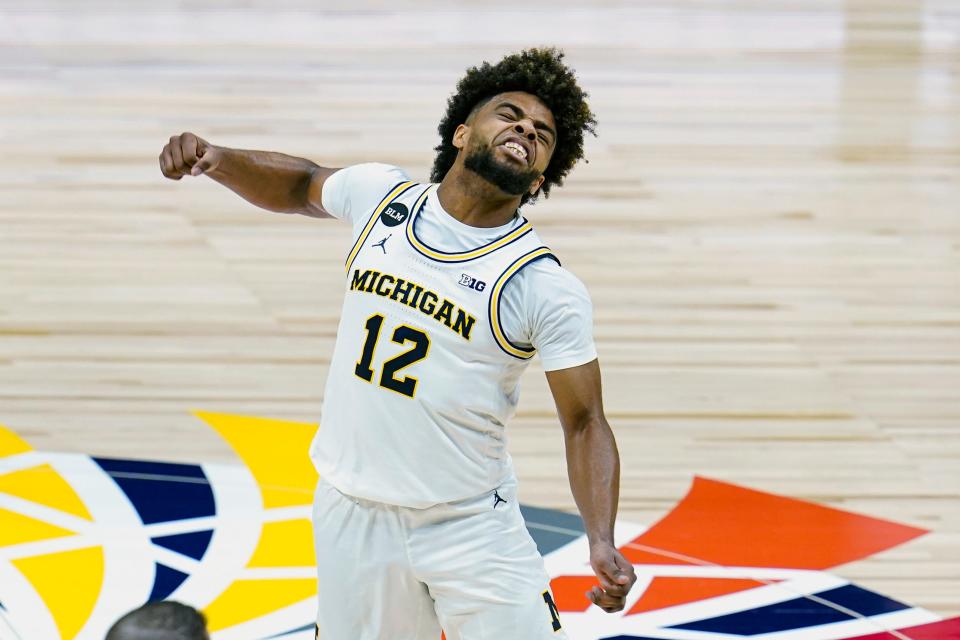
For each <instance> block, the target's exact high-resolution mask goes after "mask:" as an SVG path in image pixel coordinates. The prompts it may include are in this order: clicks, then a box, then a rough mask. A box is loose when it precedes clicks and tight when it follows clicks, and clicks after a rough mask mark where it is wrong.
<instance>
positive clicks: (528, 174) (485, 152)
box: [463, 145, 540, 196]
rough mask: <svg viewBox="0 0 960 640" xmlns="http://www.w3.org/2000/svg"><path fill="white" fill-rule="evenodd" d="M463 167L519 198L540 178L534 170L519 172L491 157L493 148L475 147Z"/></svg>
mask: <svg viewBox="0 0 960 640" xmlns="http://www.w3.org/2000/svg"><path fill="white" fill-rule="evenodd" d="M463 166H464V167H465V168H467V169H469V170H470V171H473V172H474V173H475V174H477V175H478V176H480V177H481V178H483V179H484V180H486V181H487V182H489V183H491V184H492V185H494V186H495V187H497V188H498V189H500V190H501V191H503V192H504V193H509V194H510V195H512V196H520V195H523V194H525V193H527V192H528V191H529V190H530V186H531V185H533V182H534V181H535V180H536V179H537V178H539V177H540V172H539V171H537V170H536V169H530V170H528V171H521V170H519V169H516V168H514V167H512V166H508V165H507V164H505V163H503V162H500V161H498V160H497V159H496V158H494V157H493V147H491V146H490V145H483V146H481V145H477V146H476V147H474V148H473V149H471V150H470V151H469V152H468V153H467V156H466V157H465V158H464V159H463Z"/></svg>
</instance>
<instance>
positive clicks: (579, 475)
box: [565, 417, 620, 546]
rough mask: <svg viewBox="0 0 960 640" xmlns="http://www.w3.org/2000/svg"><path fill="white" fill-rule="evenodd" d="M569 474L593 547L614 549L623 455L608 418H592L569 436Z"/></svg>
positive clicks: (567, 444) (570, 430)
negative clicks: (599, 544) (611, 547)
mask: <svg viewBox="0 0 960 640" xmlns="http://www.w3.org/2000/svg"><path fill="white" fill-rule="evenodd" d="M565 440H566V449H567V474H568V475H569V478H570V489H571V491H573V499H574V500H575V501H576V503H577V508H579V510H580V515H581V516H582V517H583V524H584V526H585V527H586V530H587V538H588V539H589V541H590V544H591V545H594V544H597V543H607V544H610V545H611V546H612V545H613V523H614V521H615V519H616V517H617V502H618V500H619V497H620V454H619V452H618V451H617V443H616V440H614V437H613V431H612V430H611V429H610V425H609V424H608V423H607V421H606V419H605V418H602V417H600V418H592V419H590V420H589V421H587V422H586V423H585V424H584V425H582V426H580V427H579V428H575V429H569V430H568V431H567V435H566V438H565Z"/></svg>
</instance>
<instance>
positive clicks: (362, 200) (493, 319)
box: [160, 49, 636, 640]
mask: <svg viewBox="0 0 960 640" xmlns="http://www.w3.org/2000/svg"><path fill="white" fill-rule="evenodd" d="M562 58H563V54H562V53H560V52H559V51H557V50H555V49H530V50H527V51H523V52H521V53H519V54H515V55H511V56H507V57H506V58H504V59H503V60H501V61H500V62H499V63H497V64H495V65H491V64H489V63H484V64H483V65H481V66H480V67H474V68H471V69H469V70H468V71H467V73H466V75H465V77H464V78H463V79H462V80H461V81H460V82H459V84H458V85H457V92H456V93H455V94H454V95H453V96H452V97H451V98H450V100H449V102H448V109H447V113H446V115H445V117H444V119H443V121H442V122H441V123H440V127H439V131H440V135H441V144H440V145H439V146H438V147H437V152H438V153H437V156H436V160H435V163H434V167H433V173H432V176H431V177H432V181H433V182H432V183H429V184H419V183H416V182H414V181H412V180H411V179H410V178H409V177H408V176H407V175H406V174H405V173H404V172H403V171H402V170H400V169H398V168H396V167H393V166H388V165H384V164H376V163H370V164H359V165H355V166H351V167H347V168H344V169H329V168H324V167H320V166H317V165H316V164H314V163H312V162H310V161H308V160H304V159H301V158H294V157H290V156H287V155H283V154H279V153H271V152H262V151H245V150H239V149H230V148H226V147H219V146H215V145H212V144H210V143H209V142H207V141H205V140H203V139H201V138H198V137H197V136H195V135H193V134H190V133H184V134H182V135H179V136H174V137H172V138H171V139H170V142H169V144H167V145H166V146H165V147H164V149H163V153H162V154H161V156H160V165H161V167H162V170H163V174H164V175H165V176H166V177H168V178H171V179H174V180H179V179H180V178H181V177H183V176H185V175H193V176H198V175H207V176H209V177H210V178H212V179H213V180H216V181H217V182H219V183H221V184H223V185H225V186H226V187H228V188H230V189H232V190H233V191H235V192H237V193H238V194H239V195H241V196H242V197H244V198H245V199H247V200H248V201H250V202H251V203H253V204H255V205H257V206H259V207H263V208H265V209H268V210H270V211H277V212H285V213H300V214H304V215H308V216H313V217H317V218H327V217H334V218H339V219H342V220H345V221H348V222H349V223H350V224H351V225H352V226H353V244H352V246H351V247H350V249H349V251H348V252H347V257H346V261H345V267H346V271H345V286H346V295H345V299H344V306H343V313H342V316H341V320H340V325H339V329H338V332H337V342H336V346H335V348H334V354H333V358H332V361H331V365H330V372H329V377H328V380H327V386H326V392H325V394H324V399H323V410H322V416H321V425H320V429H319V431H318V432H317V435H316V437H315V439H314V442H313V445H312V446H311V456H312V458H313V461H314V463H315V465H316V467H317V470H318V471H319V473H320V483H319V486H318V488H317V494H316V499H315V504H314V512H313V519H314V529H315V537H316V549H317V567H318V573H319V613H318V616H317V626H318V634H319V637H320V638H323V640H374V639H379V638H389V639H395V640H427V639H429V640H436V639H437V638H438V637H439V636H440V629H441V626H442V628H443V630H444V631H445V632H446V636H447V638H448V639H450V640H481V639H483V640H504V639H518V640H519V639H523V640H534V639H539V638H563V637H566V636H565V634H564V632H563V630H562V627H561V622H560V620H559V616H558V614H557V609H556V606H555V604H554V602H553V598H552V596H551V594H550V590H549V578H548V575H547V573H546V571H545V569H544V565H543V559H542V558H541V557H540V556H539V554H538V553H537V549H536V545H535V544H534V542H533V540H532V539H531V538H530V536H529V534H528V533H527V531H526V528H525V526H524V523H523V519H522V517H521V515H520V511H519V508H518V502H517V490H516V478H515V476H514V472H513V469H512V464H511V461H510V456H509V455H508V453H507V450H506V435H505V426H506V424H507V422H508V421H509V419H510V417H511V416H512V415H513V414H514V411H515V409H516V406H517V401H518V396H519V389H518V381H519V378H520V375H521V373H522V372H523V370H524V369H525V367H526V365H527V364H528V363H529V361H530V358H532V357H533V355H534V354H535V353H537V352H539V354H540V358H541V361H542V363H543V366H544V369H545V370H546V372H547V374H546V375H547V380H548V382H549V386H550V389H551V391H552V393H553V396H554V399H555V401H556V405H557V409H558V413H559V417H560V422H561V424H562V426H563V430H564V437H565V443H566V452H567V453H566V456H567V465H568V472H569V477H570V486H571V488H572V491H573V496H574V499H575V500H576V503H577V506H578V508H579V510H580V513H581V515H582V517H583V521H584V525H585V528H586V531H587V536H588V539H589V543H590V563H591V565H592V567H593V569H594V571H595V573H596V575H597V578H598V580H599V586H596V587H594V588H593V589H592V590H591V591H590V592H588V593H587V596H588V597H589V598H590V600H591V601H592V602H593V603H594V604H596V605H597V606H599V607H601V608H603V609H604V610H606V611H608V612H613V611H619V610H621V609H622V608H623V606H624V602H625V598H626V595H627V592H628V591H629V590H630V588H631V587H632V586H633V583H634V582H635V581H636V577H635V575H634V571H633V567H632V566H631V565H630V563H629V562H628V561H627V560H626V559H625V558H624V557H623V555H621V554H620V552H619V551H617V549H616V547H615V546H614V539H613V523H614V519H615V516H616V510H617V499H618V491H619V457H618V453H617V448H616V444H615V442H614V438H613V433H612V431H611V429H610V427H609V425H608V424H607V421H606V418H605V417H604V413H603V406H602V402H601V392H600V368H599V366H598V364H597V358H596V351H595V349H594V344H593V338H592V326H591V324H592V310H591V306H590V300H589V297H588V296H587V293H586V290H585V289H584V287H583V285H582V284H581V283H580V281H579V280H577V279H576V278H575V277H574V276H573V275H572V274H570V272H568V271H566V270H565V269H563V268H562V267H561V266H560V262H559V260H558V259H557V258H556V257H555V256H554V254H553V253H552V252H551V251H550V250H549V249H548V248H547V247H546V246H544V245H543V243H542V241H541V240H540V238H539V237H538V236H537V234H536V232H535V231H534V230H533V229H532V227H531V225H530V223H529V222H528V221H527V220H526V218H524V217H523V216H522V215H520V213H519V211H518V208H519V207H520V205H522V204H525V203H527V202H529V201H532V200H534V199H535V198H536V197H537V196H539V195H541V194H542V195H543V196H544V197H546V196H547V195H548V194H549V191H550V188H551V187H552V186H555V185H560V184H561V183H562V181H563V178H564V177H565V176H566V175H567V173H568V172H569V171H570V169H571V168H572V167H573V165H574V164H575V163H576V162H577V161H578V160H579V159H580V158H581V157H582V155H583V138H584V132H585V131H587V132H590V133H593V127H594V126H595V120H594V118H593V114H592V113H591V111H590V109H589V107H588V105H587V103H586V101H585V98H586V94H585V93H584V92H583V91H582V90H581V89H580V88H579V86H578V85H577V83H576V79H575V77H574V75H573V73H572V71H571V70H570V69H569V68H567V67H566V66H565V65H564V64H563V62H562Z"/></svg>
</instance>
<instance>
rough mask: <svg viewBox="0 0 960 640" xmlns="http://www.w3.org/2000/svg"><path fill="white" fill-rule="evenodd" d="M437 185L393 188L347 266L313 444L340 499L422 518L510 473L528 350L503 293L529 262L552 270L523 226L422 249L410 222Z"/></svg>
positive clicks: (542, 250) (408, 184) (372, 215)
mask: <svg viewBox="0 0 960 640" xmlns="http://www.w3.org/2000/svg"><path fill="white" fill-rule="evenodd" d="M437 186H438V185H435V184H434V185H421V184H416V183H413V182H403V183H401V184H399V185H397V186H396V187H394V188H393V189H391V191H390V192H389V193H388V194H387V195H386V196H385V197H384V198H383V200H382V201H381V202H380V204H379V205H378V206H377V207H376V208H375V209H374V210H373V211H372V212H370V214H369V220H368V221H367V223H366V225H365V226H364V227H363V230H362V231H361V233H360V235H359V237H358V238H357V240H356V242H355V243H354V245H353V248H352V250H351V251H350V254H349V256H348V257H347V261H346V271H347V274H346V275H347V277H346V287H347V291H346V294H345V298H344V303H343V314H342V316H341V318H340V326H339V328H338V330H337V342H336V347H335V348H334V353H333V359H332V362H331V364H330V373H329V376H328V378H327V385H326V392H325V395H324V399H323V410H322V417H321V421H320V430H319V431H318V432H317V435H316V436H315V437H314V440H313V444H312V445H311V457H312V458H313V461H314V464H315V465H316V467H317V470H318V471H319V473H320V475H321V476H323V477H324V478H325V479H326V480H327V481H328V482H329V483H330V484H332V485H333V486H335V487H336V488H337V489H339V490H340V491H341V492H343V493H345V494H348V495H352V496H356V497H358V498H365V499H368V500H375V501H378V502H384V503H387V504H395V505H401V506H406V507H416V508H423V507H428V506H431V505H434V504H438V503H441V502H451V501H454V500H459V499H462V498H468V497H472V496H476V495H480V494H482V493H484V492H486V491H491V490H493V489H494V488H496V487H497V486H498V485H500V484H501V483H502V482H503V481H504V480H506V479H507V478H508V477H509V476H510V475H511V474H512V473H513V470H512V465H511V461H510V456H509V455H508V454H507V450H506V435H505V433H504V429H505V426H506V424H507V421H508V420H509V419H510V418H511V417H512V416H513V414H514V412H515V410H516V407H517V400H518V398H519V378H520V374H521V373H522V372H523V370H524V369H525V368H526V365H527V364H528V363H529V360H530V358H531V357H533V355H534V351H533V349H530V348H524V347H523V346H520V345H517V344H514V343H512V342H510V340H509V338H507V336H506V335H505V334H504V333H503V330H502V328H501V326H500V321H499V315H500V308H499V301H500V294H501V293H502V291H503V288H504V286H505V285H506V284H507V282H509V280H510V279H511V278H512V277H513V276H514V275H516V274H517V273H518V272H519V271H520V270H521V269H522V268H523V267H524V266H525V265H528V264H530V263H531V262H533V261H535V260H539V259H542V258H551V259H553V260H556V257H554V256H553V254H552V253H551V252H550V250H549V249H547V248H546V247H545V246H543V245H542V243H541V242H540V239H539V238H538V237H537V234H536V233H535V232H534V231H533V227H532V226H531V225H530V223H529V222H528V221H526V220H524V221H523V224H522V225H520V226H519V227H517V228H515V229H513V230H512V231H510V232H509V233H508V234H506V235H505V236H503V237H501V238H499V239H497V240H495V241H493V242H490V243H488V244H486V245H484V246H482V247H478V248H477V249H474V250H471V251H464V252H455V253H450V252H442V251H438V250H436V249H433V248H431V247H429V246H427V245H426V244H424V243H423V242H421V241H420V239H419V238H417V236H416V234H415V233H414V221H415V220H416V217H417V215H418V214H419V213H420V212H421V211H422V210H423V207H424V205H425V203H426V201H427V199H428V198H435V197H437V196H436V190H437ZM558 262H559V261H558Z"/></svg>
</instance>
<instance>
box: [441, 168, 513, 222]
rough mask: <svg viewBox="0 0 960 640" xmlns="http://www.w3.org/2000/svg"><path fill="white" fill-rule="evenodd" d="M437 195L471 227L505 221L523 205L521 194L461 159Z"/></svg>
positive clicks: (451, 169)
mask: <svg viewBox="0 0 960 640" xmlns="http://www.w3.org/2000/svg"><path fill="white" fill-rule="evenodd" d="M437 198H439V199H440V206H441V207H443V209H444V211H446V212H447V213H449V214H450V215H451V216H453V217H454V218H456V219H457V220H459V221H460V222H462V223H463V224H466V225H469V226H471V227H499V226H502V225H505V224H507V223H508V222H510V220H512V219H513V216H514V215H515V214H516V212H517V208H518V207H519V206H520V196H511V195H508V194H505V193H504V192H503V191H500V189H498V188H497V187H495V186H493V185H492V184H490V183H489V182H487V181H486V180H484V179H483V178H481V177H480V176H478V175H477V174H475V173H473V172H472V171H469V170H467V169H465V168H464V167H463V165H462V164H460V163H459V162H458V163H456V164H454V165H453V167H451V168H450V171H448V172H447V175H446V176H444V178H443V181H441V182H440V187H439V188H438V189H437Z"/></svg>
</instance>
